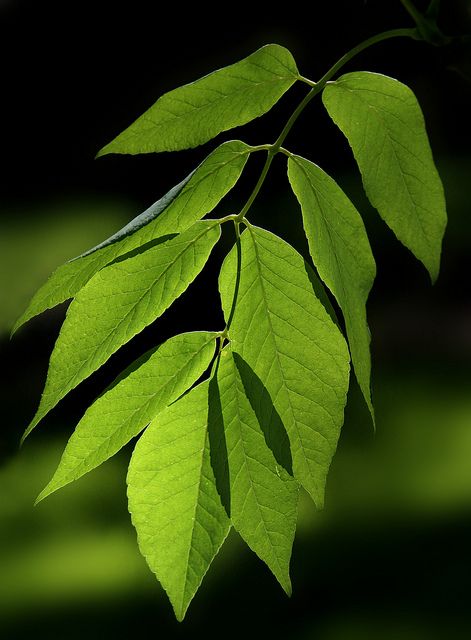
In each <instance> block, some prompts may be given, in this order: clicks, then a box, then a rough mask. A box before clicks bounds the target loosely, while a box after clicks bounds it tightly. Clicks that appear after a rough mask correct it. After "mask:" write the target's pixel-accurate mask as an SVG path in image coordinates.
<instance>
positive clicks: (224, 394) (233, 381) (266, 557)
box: [210, 347, 298, 594]
mask: <svg viewBox="0 0 471 640" xmlns="http://www.w3.org/2000/svg"><path fill="white" fill-rule="evenodd" d="M217 386H218V393H219V401H220V406H221V416H220V417H221V420H222V423H223V431H224V438H225V449H226V450H227V461H228V470H229V484H230V516H231V521H232V524H233V525H234V528H235V529H236V530H237V531H238V532H239V533H240V535H241V536H242V538H243V539H244V540H245V541H246V542H247V544H248V545H249V547H250V548H251V549H252V550H253V551H254V552H255V553H256V554H257V555H258V556H259V557H260V558H261V559H262V560H263V561H264V562H266V564H267V565H268V567H269V568H270V569H271V571H272V572H273V573H274V575H275V576H276V578H277V579H278V581H279V582H280V584H281V586H282V587H283V589H284V590H285V591H286V593H288V594H290V593H291V581H290V577H289V562H290V557H291V547H292V544H293V538H294V533H295V530H296V515H297V503H298V488H297V484H296V482H295V481H294V480H293V479H292V478H291V477H290V476H289V474H288V473H287V472H286V471H285V470H284V469H283V467H281V466H280V465H279V464H278V463H277V461H276V459H275V457H274V455H273V453H272V452H271V451H270V449H269V448H268V446H267V443H266V441H265V436H264V433H263V431H262V429H261V427H260V424H259V422H258V420H257V416H256V414H255V412H254V410H253V408H252V407H251V405H250V402H249V400H248V398H247V395H246V390H245V388H244V385H243V383H242V380H241V377H240V374H239V372H238V370H237V367H236V364H235V362H234V358H233V355H232V351H231V350H230V348H229V347H226V349H224V350H223V351H222V353H221V357H220V362H219V366H218V368H217ZM210 400H211V395H210Z"/></svg>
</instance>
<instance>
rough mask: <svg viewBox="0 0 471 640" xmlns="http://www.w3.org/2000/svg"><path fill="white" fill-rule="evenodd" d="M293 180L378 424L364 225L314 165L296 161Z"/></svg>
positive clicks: (371, 267)
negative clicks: (372, 378)
mask: <svg viewBox="0 0 471 640" xmlns="http://www.w3.org/2000/svg"><path fill="white" fill-rule="evenodd" d="M288 177H289V181H290V184H291V187H292V188H293V191H294V193H295V195H296V198H297V199H298V201H299V203H300V205H301V210H302V216H303V226H304V230H305V233H306V237H307V240H308V245H309V252H310V254H311V257H312V259H313V262H314V264H315V265H316V268H317V271H318V273H319V275H320V277H321V278H322V280H323V281H324V282H325V283H326V285H327V286H328V287H329V289H330V290H331V291H332V293H333V294H334V296H335V298H336V300H337V302H338V304H339V306H340V308H341V309H342V312H343V315H344V318H345V325H346V330H347V336H348V340H349V343H350V351H351V355H352V362H353V366H354V369H355V373H356V376H357V379H358V383H359V385H360V388H361V390H362V393H363V396H364V398H365V401H366V404H367V405H368V408H369V410H370V413H371V416H372V418H373V422H374V410H373V404H372V401H371V393H370V376H371V357H370V333H369V330H368V325H367V321H366V301H367V298H368V295H369V292H370V290H371V287H372V286H373V281H374V278H375V275H376V265H375V261H374V258H373V254H372V252H371V248H370V243H369V241H368V237H367V235H366V230H365V226H364V224H363V221H362V219H361V216H360V214H359V213H358V211H357V210H356V209H355V207H354V206H353V204H352V203H351V201H350V200H349V199H348V198H347V196H346V195H345V194H344V192H343V191H342V190H341V188H340V187H339V186H338V185H337V183H336V182H335V181H334V180H333V179H332V178H331V177H330V176H329V175H327V174H326V173H325V172H324V171H323V170H322V169H321V168H320V167H318V166H317V165H315V164H314V163H312V162H310V161H309V160H306V159H305V158H301V157H300V156H295V155H293V156H291V157H290V158H289V160H288Z"/></svg>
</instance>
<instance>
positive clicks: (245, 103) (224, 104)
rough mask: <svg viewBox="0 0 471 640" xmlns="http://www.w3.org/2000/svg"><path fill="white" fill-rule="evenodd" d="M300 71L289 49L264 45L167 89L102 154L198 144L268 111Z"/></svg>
mask: <svg viewBox="0 0 471 640" xmlns="http://www.w3.org/2000/svg"><path fill="white" fill-rule="evenodd" d="M298 76H299V74H298V70H297V68H296V63H295V61H294V59H293V56H292V55H291V53H290V52H289V51H288V50H287V49H285V48H284V47H280V46H279V45H276V44H269V45H266V46H264V47H262V48H261V49H258V51H255V53H252V54H251V55H250V56H248V57H247V58H244V59H243V60H241V61H240V62H237V63H235V64H232V65H230V66H228V67H224V68H223V69H219V70H218V71H214V72H213V73H210V74H209V75H207V76H204V77H203V78H200V79H199V80H196V82H191V83H190V84H187V85H185V86H183V87H179V88H178V89H174V90H173V91H170V92H169V93H166V94H165V95H163V96H162V97H161V98H159V99H158V100H157V102H156V103H155V104H154V105H153V106H152V107H150V109H148V110H147V111H146V112H145V113H144V114H143V115H142V116H141V117H140V118H138V119H137V120H136V121H135V122H134V123H133V124H131V125H130V126H129V127H128V128H127V129H125V130H124V131H123V132H122V133H121V134H120V135H119V136H118V137H117V138H115V139H114V140H113V141H112V142H110V143H109V144H107V145H106V146H105V147H104V148H103V149H102V150H101V151H100V152H99V154H98V155H104V154H106V153H131V154H136V153H151V152H156V151H178V150H179V149H189V148H192V147H197V146H198V145H200V144H203V143H205V142H207V141H208V140H211V138H214V137H215V136H216V135H217V134H218V133H221V132H222V131H227V130H228V129H232V128H233V127H238V126H239V125H242V124H245V123H247V122H250V120H253V119H254V118H257V117H258V116H261V115H263V114H264V113H266V112H267V111H269V109H271V108H272V107H273V105H274V104H276V103H277V102H278V100H279V99H280V98H281V96H282V95H283V94H284V93H285V92H286V91H287V90H288V89H289V88H290V87H291V85H292V84H294V82H295V81H296V80H297V79H298Z"/></svg>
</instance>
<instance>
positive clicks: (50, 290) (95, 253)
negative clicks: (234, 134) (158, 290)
mask: <svg viewBox="0 0 471 640" xmlns="http://www.w3.org/2000/svg"><path fill="white" fill-rule="evenodd" d="M250 150H251V148H250V147H248V146H247V145H246V144H245V143H243V142H239V141H238V140H232V141H230V142H225V143H224V144H222V145H221V146H220V147H218V148H217V149H216V150H215V151H213V152H212V153H211V154H210V155H209V156H208V157H207V158H206V159H205V160H204V161H203V162H202V163H201V164H200V165H199V167H197V169H196V170H195V171H193V173H191V174H190V175H189V176H188V177H187V178H185V180H183V181H182V182H180V184H178V185H177V186H175V187H173V189H170V191H169V192H168V193H167V194H165V195H164V196H163V197H162V198H161V199H160V200H158V201H157V202H155V203H154V204H153V205H152V206H151V207H149V208H148V209H146V211H144V212H143V213H141V214H140V215H139V216H137V218H135V219H134V220H133V221H132V222H130V223H129V224H128V225H126V226H125V227H124V228H123V229H121V230H120V231H118V232H117V233H115V234H114V235H112V236H111V237H110V238H108V239H107V240H105V241H104V242H102V243H100V244H99V245H97V246H96V247H94V248H93V249H90V250H89V251H86V252H85V253H84V254H82V256H79V257H78V258H75V259H74V260H71V261H69V262H66V263H65V264H64V265H62V266H60V267H59V268H58V269H56V271H54V273H53V274H52V275H51V277H50V278H49V280H47V282H46V283H45V284H44V285H43V286H42V287H41V288H40V289H39V290H38V291H37V292H36V294H35V295H34V297H33V299H32V300H31V302H30V303H29V305H28V308H27V309H26V311H25V312H24V313H23V315H22V316H21V317H20V318H19V319H18V320H17V322H16V324H15V326H14V328H13V331H12V333H14V332H15V331H17V330H18V329H19V328H20V327H21V326H22V325H23V324H25V323H26V322H27V321H28V320H30V319H31V318H33V317H34V316H36V315H38V314H39V313H42V312H43V311H45V310H46V309H50V308H51V307H54V306H55V305H57V304H59V303H61V302H64V301H65V300H67V299H69V298H72V297H73V296H75V294H76V293H77V292H78V291H80V289H81V288H82V287H83V286H84V285H85V284H86V283H87V282H88V281H89V280H90V278H91V277H92V276H93V275H95V273H97V271H99V270H100V269H102V268H103V267H105V266H106V265H107V264H110V263H111V262H113V260H115V259H116V258H118V257H119V256H123V255H124V254H127V253H129V252H131V251H134V250H136V249H138V248H139V247H143V246H145V245H147V244H148V243H150V242H155V241H156V240H157V239H158V238H159V239H160V238H162V237H165V236H167V235H168V234H174V233H180V232H182V231H185V229H188V227H189V226H191V225H192V224H193V223H194V222H196V221H197V220H199V219H201V218H202V217H203V216H205V215H206V214H208V213H210V212H211V211H212V210H213V209H214V208H215V207H216V205H217V204H218V203H219V202H220V201H221V200H222V198H223V197H224V196H225V195H226V194H227V193H228V192H229V191H230V190H231V189H232V187H233V186H234V185H235V183H236V182H237V180H238V179H239V177H240V174H241V173H242V170H243V168H244V166H245V163H246V162H247V158H248V156H249V153H250Z"/></svg>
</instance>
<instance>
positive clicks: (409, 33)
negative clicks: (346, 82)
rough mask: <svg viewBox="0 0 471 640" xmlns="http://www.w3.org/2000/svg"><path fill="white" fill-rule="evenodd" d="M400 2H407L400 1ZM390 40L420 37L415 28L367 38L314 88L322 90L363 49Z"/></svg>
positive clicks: (333, 66)
mask: <svg viewBox="0 0 471 640" xmlns="http://www.w3.org/2000/svg"><path fill="white" fill-rule="evenodd" d="M402 1H407V0H402ZM391 38H413V39H414V40H420V35H419V33H418V31H417V29H415V28H413V29H411V28H409V29H391V30H389V31H383V32H382V33H378V34H377V35H375V36H372V37H371V38H368V39H367V40H364V41H363V42H360V44H357V46H356V47H353V49H350V51H348V53H346V54H345V55H343V56H342V57H341V58H340V59H339V60H337V62H336V63H335V64H334V65H332V66H331V67H330V69H329V70H328V71H327V73H326V74H325V75H323V76H322V78H321V79H320V80H319V82H318V83H317V85H316V86H317V87H319V85H320V86H321V89H323V88H324V87H325V85H326V84H327V83H328V82H329V80H330V79H331V78H333V76H334V75H335V74H336V73H337V71H340V69H341V68H342V67H343V66H344V65H345V64H347V62H350V60H351V59H352V58H354V57H355V56H357V55H358V54H359V53H361V52H362V51H364V50H365V49H368V48H369V47H371V46H372V45H374V44H377V43H378V42H383V41H384V40H390V39H391Z"/></svg>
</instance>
